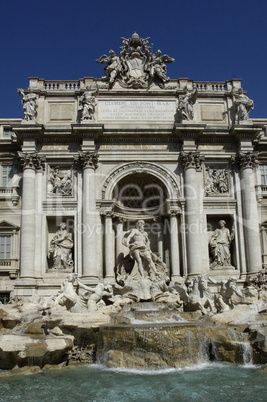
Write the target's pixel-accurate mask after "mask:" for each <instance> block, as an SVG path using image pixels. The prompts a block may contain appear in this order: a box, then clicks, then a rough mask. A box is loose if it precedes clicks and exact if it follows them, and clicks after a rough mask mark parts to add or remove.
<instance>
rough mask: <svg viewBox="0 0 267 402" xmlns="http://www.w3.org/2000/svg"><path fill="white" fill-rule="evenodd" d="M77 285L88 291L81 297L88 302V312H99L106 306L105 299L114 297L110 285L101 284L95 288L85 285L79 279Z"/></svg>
mask: <svg viewBox="0 0 267 402" xmlns="http://www.w3.org/2000/svg"><path fill="white" fill-rule="evenodd" d="M77 283H78V285H79V286H80V287H81V288H82V289H84V290H86V292H85V293H83V294H82V295H81V297H82V299H83V300H85V301H86V304H87V311H88V312H92V311H97V310H99V309H100V308H101V307H104V306H106V304H105V302H104V300H103V297H107V298H112V296H113V290H112V286H111V285H110V284H109V283H101V282H99V283H98V285H97V286H96V287H94V288H93V287H91V286H87V285H84V284H83V283H82V282H81V281H80V279H79V278H77Z"/></svg>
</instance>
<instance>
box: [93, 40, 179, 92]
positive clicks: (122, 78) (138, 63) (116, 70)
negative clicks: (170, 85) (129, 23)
mask: <svg viewBox="0 0 267 402" xmlns="http://www.w3.org/2000/svg"><path fill="white" fill-rule="evenodd" d="M149 39H150V38H145V39H143V38H140V37H139V35H138V34H137V33H134V34H133V35H132V37H131V38H129V39H126V38H122V42H123V45H122V46H121V47H120V49H121V52H120V56H116V54H115V52H114V51H113V50H110V51H109V56H107V55H105V54H104V55H103V56H101V57H100V58H99V59H98V60H96V61H97V62H98V63H105V64H106V66H105V67H104V72H105V77H103V80H106V81H108V84H109V87H110V88H111V87H112V86H113V85H114V83H115V82H116V81H118V82H119V83H120V85H121V86H122V87H128V88H129V87H130V88H147V87H150V86H151V85H152V84H153V83H155V84H157V85H158V86H159V87H160V88H164V86H165V83H166V82H168V81H169V78H168V77H167V76H166V73H167V67H166V64H165V63H173V62H174V59H173V58H172V57H169V56H168V55H166V54H164V55H162V54H161V51H160V50H158V51H157V52H156V53H155V54H154V53H153V51H152V48H151V46H150V45H149Z"/></svg>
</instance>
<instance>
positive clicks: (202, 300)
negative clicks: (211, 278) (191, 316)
mask: <svg viewBox="0 0 267 402" xmlns="http://www.w3.org/2000/svg"><path fill="white" fill-rule="evenodd" d="M175 288H176V289H177V290H178V292H179V293H180V297H181V299H182V301H183V302H184V305H185V308H186V310H187V311H197V310H200V311H201V313H202V314H203V315H206V314H208V310H207V308H209V309H210V312H212V313H213V312H214V308H213V303H212V295H211V293H210V291H209V288H208V281H207V277H206V275H198V276H197V277H195V278H194V279H193V282H192V284H191V285H190V286H189V287H188V288H187V287H186V285H177V284H176V285H175Z"/></svg>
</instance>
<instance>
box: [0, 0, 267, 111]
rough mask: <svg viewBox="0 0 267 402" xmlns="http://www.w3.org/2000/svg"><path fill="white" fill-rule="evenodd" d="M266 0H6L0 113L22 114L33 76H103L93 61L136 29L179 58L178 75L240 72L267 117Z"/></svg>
mask: <svg viewBox="0 0 267 402" xmlns="http://www.w3.org/2000/svg"><path fill="white" fill-rule="evenodd" d="M266 20H267V1H266V0H254V1H251V0H242V1H241V0H158V1H154V0H124V1H122V0H102V1H101V0H45V1H42V0H35V1H33V0H2V1H1V4H0V41H1V63H0V94H1V95H0V118H11V117H23V114H22V108H21V104H20V98H19V96H18V95H17V88H26V87H27V86H28V77H39V78H45V79H56V80H57V79H70V80H71V79H79V78H83V77H85V76H86V77H92V76H94V77H98V78H99V77H101V76H103V66H102V65H101V64H98V63H96V62H95V60H96V59H97V58H99V57H100V56H101V55H102V54H104V53H106V54H107V53H108V51H109V50H110V49H113V50H114V51H115V52H116V53H119V47H120V46H121V39H120V38H121V36H124V37H126V38H129V37H130V36H131V35H132V34H133V32H135V31H136V32H137V33H138V34H139V35H140V36H141V37H143V38H145V37H147V36H150V37H151V40H150V43H153V44H154V47H153V49H154V50H155V51H156V50H157V49H161V50H162V52H163V53H167V54H168V55H169V56H171V57H174V58H175V62H174V63H173V64H171V65H168V76H170V77H171V78H173V79H177V78H181V77H188V78H190V79H193V80H195V81H201V80H203V81H226V80H230V79H232V78H242V80H243V81H242V86H243V88H244V89H245V90H247V91H248V92H247V94H248V96H249V97H250V98H251V99H253V100H254V102H255V107H254V110H253V111H251V113H250V117H258V118H261V117H265V118H267V74H266V72H267V67H266V66H267V51H266V48H267V28H266Z"/></svg>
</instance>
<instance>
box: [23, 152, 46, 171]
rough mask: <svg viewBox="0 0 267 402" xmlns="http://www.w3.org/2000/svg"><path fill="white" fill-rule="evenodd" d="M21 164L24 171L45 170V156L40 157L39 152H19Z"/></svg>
mask: <svg viewBox="0 0 267 402" xmlns="http://www.w3.org/2000/svg"><path fill="white" fill-rule="evenodd" d="M18 159H19V164H20V166H21V167H22V169H23V170H25V169H33V170H35V171H36V170H44V169H45V156H39V155H38V153H37V152H20V151H19V152H18Z"/></svg>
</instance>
